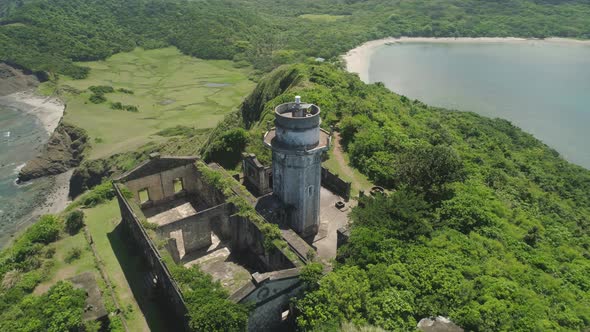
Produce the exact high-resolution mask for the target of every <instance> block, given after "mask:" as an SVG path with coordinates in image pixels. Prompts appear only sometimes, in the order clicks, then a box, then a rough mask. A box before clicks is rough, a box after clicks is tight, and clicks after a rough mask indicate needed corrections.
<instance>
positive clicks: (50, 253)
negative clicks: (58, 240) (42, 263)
mask: <svg viewBox="0 0 590 332" xmlns="http://www.w3.org/2000/svg"><path fill="white" fill-rule="evenodd" d="M53 255H55V248H54V247H50V248H47V250H46V251H45V258H53Z"/></svg>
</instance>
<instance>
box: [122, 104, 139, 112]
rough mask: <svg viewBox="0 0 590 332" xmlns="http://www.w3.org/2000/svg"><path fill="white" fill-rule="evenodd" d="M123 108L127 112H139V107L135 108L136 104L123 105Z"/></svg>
mask: <svg viewBox="0 0 590 332" xmlns="http://www.w3.org/2000/svg"><path fill="white" fill-rule="evenodd" d="M123 109H124V110H126V111H127V112H134V113H136V112H139V109H138V108H137V106H133V105H124V106H123Z"/></svg>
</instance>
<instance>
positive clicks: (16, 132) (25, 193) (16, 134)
mask: <svg viewBox="0 0 590 332" xmlns="http://www.w3.org/2000/svg"><path fill="white" fill-rule="evenodd" d="M47 138H48V135H47V133H46V132H45V130H44V129H43V127H42V125H41V123H40V122H39V120H38V119H37V118H36V117H34V116H33V115H30V114H26V113H23V112H21V111H18V110H16V109H14V108H11V107H8V106H6V105H2V104H0V248H2V247H3V246H4V245H5V244H6V242H7V241H8V240H9V239H10V236H11V235H12V234H14V233H15V232H16V231H17V230H18V229H19V228H20V226H21V225H22V223H26V222H27V220H26V216H27V214H29V213H30V212H32V209H33V207H34V203H35V202H37V201H38V200H39V198H40V197H39V196H40V195H42V193H43V191H44V190H45V189H46V186H47V181H46V180H38V181H33V182H31V183H28V184H26V185H17V184H16V183H15V180H16V178H17V175H18V171H19V169H20V168H21V167H22V166H23V165H24V164H25V162H26V161H28V160H29V159H31V158H33V157H34V156H35V155H36V154H37V153H38V150H39V148H40V147H41V146H42V145H43V143H44V142H45V141H47Z"/></svg>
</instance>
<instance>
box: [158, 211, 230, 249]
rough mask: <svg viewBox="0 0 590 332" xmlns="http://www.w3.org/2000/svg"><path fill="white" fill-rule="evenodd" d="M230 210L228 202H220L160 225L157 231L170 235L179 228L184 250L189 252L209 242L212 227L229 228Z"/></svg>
mask: <svg viewBox="0 0 590 332" xmlns="http://www.w3.org/2000/svg"><path fill="white" fill-rule="evenodd" d="M230 211H231V208H230V207H229V204H228V203H224V204H220V205H217V206H214V207H212V208H209V209H207V210H203V211H200V212H199V213H197V214H196V215H193V216H190V217H187V218H184V219H180V220H177V221H175V222H171V223H169V224H165V225H162V226H160V227H159V228H158V232H159V233H160V234H161V235H162V236H163V237H170V233H171V232H175V231H178V230H180V231H181V232H182V239H183V242H184V248H185V252H186V253H189V252H191V251H194V250H198V249H201V248H204V247H207V246H209V245H210V244H211V229H212V228H216V229H219V230H221V232H223V230H224V229H229V227H230V225H229V214H230ZM226 232H227V230H226Z"/></svg>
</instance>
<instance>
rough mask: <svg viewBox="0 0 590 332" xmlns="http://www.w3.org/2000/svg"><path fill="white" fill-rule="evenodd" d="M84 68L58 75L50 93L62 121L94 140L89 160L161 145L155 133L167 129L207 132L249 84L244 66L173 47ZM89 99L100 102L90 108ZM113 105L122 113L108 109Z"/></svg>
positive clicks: (139, 51)
mask: <svg viewBox="0 0 590 332" xmlns="http://www.w3.org/2000/svg"><path fill="white" fill-rule="evenodd" d="M84 65H86V66H88V67H89V68H91V70H90V72H89V76H88V77H87V78H86V79H82V80H74V79H71V78H68V77H62V78H60V79H59V80H58V81H57V85H56V87H55V89H56V90H57V91H58V92H59V94H61V96H62V98H63V99H65V101H66V102H67V104H68V111H67V112H66V114H65V120H66V121H68V122H69V123H72V124H74V125H76V126H78V127H80V128H83V129H85V130H86V131H87V132H88V135H89V137H90V138H91V140H92V141H93V142H94V144H93V146H92V149H91V150H90V152H89V154H88V157H89V158H90V159H97V158H105V157H108V156H111V155H113V154H116V153H121V152H126V151H132V150H138V149H139V148H140V147H141V146H144V145H146V144H149V143H150V142H152V143H162V142H164V141H166V140H167V139H166V138H164V137H161V136H156V134H157V133H158V132H161V131H162V130H165V129H167V128H173V127H176V126H190V128H193V129H195V130H200V131H202V130H204V129H207V128H212V127H214V126H215V125H216V124H217V122H218V121H220V120H221V119H223V117H224V115H225V114H227V113H228V112H230V111H232V110H233V109H234V108H235V107H237V106H238V105H239V103H240V101H241V99H242V98H243V97H244V96H245V95H246V94H247V93H249V92H250V91H251V89H252V86H253V83H252V82H250V81H248V80H247V75H248V71H249V69H247V68H244V69H236V68H233V66H232V64H231V62H229V61H205V60H199V59H194V58H190V57H187V56H183V55H181V54H180V53H179V52H178V50H176V49H174V48H166V49H159V50H148V51H146V50H141V49H135V50H134V51H132V52H129V53H121V54H117V55H115V56H113V57H110V58H108V59H107V60H106V61H100V62H87V63H84ZM113 82H116V83H113ZM211 83H224V84H228V85H222V86H218V85H215V84H213V85H211ZM47 84H52V83H46V85H47ZM121 88H124V89H127V90H129V91H131V90H133V92H134V93H132V94H131V93H128V92H122V91H120V89H121ZM87 90H88V91H90V92H84V91H87ZM91 96H95V97H101V98H104V100H103V101H102V102H101V103H98V104H94V103H91V102H89V101H88V98H91ZM107 100H108V101H109V103H107V102H106V101H107ZM116 105H120V108H121V109H122V110H126V111H127V112H118V111H117V112H115V111H113V110H112V108H117V109H118V108H119V107H118V106H116ZM137 111H139V112H137ZM197 145H200V144H197ZM193 149H198V146H196V147H193Z"/></svg>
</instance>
